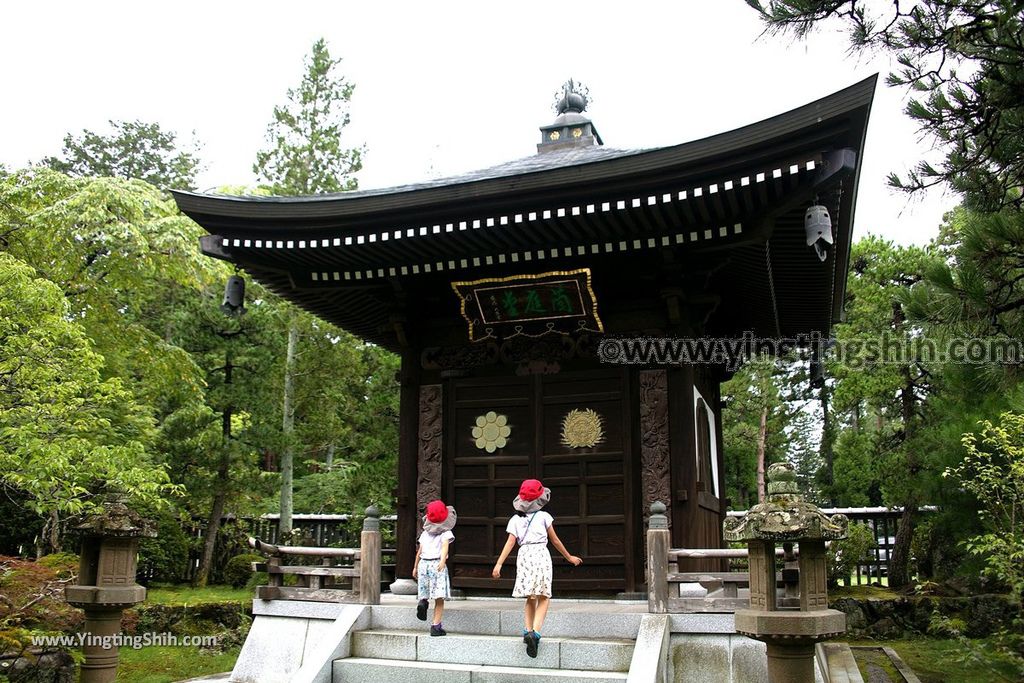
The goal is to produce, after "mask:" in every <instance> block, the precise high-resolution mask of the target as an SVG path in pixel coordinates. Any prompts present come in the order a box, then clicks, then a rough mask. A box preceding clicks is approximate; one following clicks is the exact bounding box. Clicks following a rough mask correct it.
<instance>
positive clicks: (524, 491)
mask: <svg viewBox="0 0 1024 683" xmlns="http://www.w3.org/2000/svg"><path fill="white" fill-rule="evenodd" d="M543 494H544V484H542V483H540V481H538V480H536V479H527V480H525V481H524V482H523V484H522V486H520V487H519V498H520V499H521V500H525V501H527V502H529V501H531V500H537V499H538V498H540V497H541V496H542V495H543Z"/></svg>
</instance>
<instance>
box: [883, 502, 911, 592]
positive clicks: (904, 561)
mask: <svg viewBox="0 0 1024 683" xmlns="http://www.w3.org/2000/svg"><path fill="white" fill-rule="evenodd" d="M908 503H909V501H908ZM916 507H917V506H916V505H914V504H913V503H909V504H908V505H906V506H905V507H904V508H903V516H902V517H900V523H899V528H898V529H897V530H896V542H895V543H894V544H893V548H892V555H890V556H889V588H891V589H893V590H900V589H902V588H905V587H906V586H909V585H910V542H911V541H912V540H913V538H914V511H915V509H916Z"/></svg>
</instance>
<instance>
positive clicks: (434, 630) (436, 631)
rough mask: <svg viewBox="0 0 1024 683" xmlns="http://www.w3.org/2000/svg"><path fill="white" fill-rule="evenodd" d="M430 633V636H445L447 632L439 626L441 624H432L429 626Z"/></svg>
mask: <svg viewBox="0 0 1024 683" xmlns="http://www.w3.org/2000/svg"><path fill="white" fill-rule="evenodd" d="M430 635H432V636H446V635H448V632H447V631H445V630H444V629H443V628H441V624H433V625H432V626H431V627H430Z"/></svg>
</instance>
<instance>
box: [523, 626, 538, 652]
mask: <svg viewBox="0 0 1024 683" xmlns="http://www.w3.org/2000/svg"><path fill="white" fill-rule="evenodd" d="M523 640H525V641H526V655H527V656H528V657H533V658H536V657H537V646H538V645H539V644H540V636H539V635H537V632H536V631H530V632H529V633H527V634H526V635H525V636H524V637H523Z"/></svg>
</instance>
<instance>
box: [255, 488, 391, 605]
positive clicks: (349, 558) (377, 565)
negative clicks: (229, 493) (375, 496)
mask: <svg viewBox="0 0 1024 683" xmlns="http://www.w3.org/2000/svg"><path fill="white" fill-rule="evenodd" d="M249 545H251V546H252V547H253V548H255V549H256V551H257V552H260V553H263V554H264V555H266V556H267V561H266V562H254V563H253V570H254V571H265V572H267V581H268V585H266V586H259V587H257V589H256V597H257V598H260V599H261V600H305V601H312V602H350V603H359V604H363V605H379V604H380V589H381V555H382V551H381V547H380V513H379V512H378V511H377V509H376V508H374V507H370V508H367V510H366V519H365V520H364V521H363V530H362V533H361V534H360V539H359V547H358V548H315V547H309V546H286V545H274V544H271V543H265V542H263V541H260V540H259V539H257V538H250V539H249ZM390 552H394V551H390ZM294 558H319V561H320V564H315V565H311V564H287V563H286V562H288V561H293V562H300V561H301V560H296V559H294ZM335 562H341V563H343V564H341V565H338V564H334V563H335ZM288 576H293V577H295V583H296V584H297V585H285V578H286V577H288Z"/></svg>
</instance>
